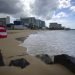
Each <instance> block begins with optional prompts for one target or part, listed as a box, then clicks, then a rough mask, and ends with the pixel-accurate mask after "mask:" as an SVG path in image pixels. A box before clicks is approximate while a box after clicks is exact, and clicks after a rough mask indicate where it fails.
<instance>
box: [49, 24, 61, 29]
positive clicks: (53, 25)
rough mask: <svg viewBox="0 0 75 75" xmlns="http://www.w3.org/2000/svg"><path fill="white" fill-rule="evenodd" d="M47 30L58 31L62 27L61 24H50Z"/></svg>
mask: <svg viewBox="0 0 75 75" xmlns="http://www.w3.org/2000/svg"><path fill="white" fill-rule="evenodd" d="M49 29H52V30H60V29H62V25H61V24H58V23H50V25H49Z"/></svg>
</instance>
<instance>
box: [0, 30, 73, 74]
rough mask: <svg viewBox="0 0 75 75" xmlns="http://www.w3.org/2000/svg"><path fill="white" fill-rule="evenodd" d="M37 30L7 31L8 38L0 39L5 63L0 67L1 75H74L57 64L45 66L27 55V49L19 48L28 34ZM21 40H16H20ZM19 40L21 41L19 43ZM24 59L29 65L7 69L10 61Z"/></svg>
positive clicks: (0, 47) (0, 48)
mask: <svg viewBox="0 0 75 75" xmlns="http://www.w3.org/2000/svg"><path fill="white" fill-rule="evenodd" d="M36 32H37V30H8V31H7V33H8V37H7V38H5V39H0V50H1V52H2V55H3V59H4V62H5V65H6V66H4V67H0V74H1V75H6V74H7V75H10V74H11V75H74V74H73V73H72V72H70V71H69V70H68V69H67V68H65V67H64V66H62V65H59V64H52V65H47V64H45V63H44V62H42V61H41V60H39V59H37V58H36V57H34V56H31V55H29V54H28V53H27V48H25V47H21V46H19V45H20V44H21V43H22V42H23V41H24V39H26V38H27V37H28V36H29V35H30V34H33V33H36ZM20 37H22V39H16V38H20ZM19 40H21V41H19ZM17 58H25V59H26V60H27V61H28V62H29V63H30V65H28V66H27V67H26V68H24V69H21V68H18V67H14V66H13V67H9V66H8V65H9V62H10V61H11V60H12V59H17Z"/></svg>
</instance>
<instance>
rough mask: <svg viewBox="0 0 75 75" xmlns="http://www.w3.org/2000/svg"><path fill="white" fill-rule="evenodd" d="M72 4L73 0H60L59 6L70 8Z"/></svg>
mask: <svg viewBox="0 0 75 75" xmlns="http://www.w3.org/2000/svg"><path fill="white" fill-rule="evenodd" d="M70 6H71V0H59V6H58V8H59V9H61V8H68V7H70Z"/></svg>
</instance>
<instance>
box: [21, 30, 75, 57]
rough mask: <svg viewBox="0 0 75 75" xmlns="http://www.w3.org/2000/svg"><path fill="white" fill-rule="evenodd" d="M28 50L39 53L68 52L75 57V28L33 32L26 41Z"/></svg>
mask: <svg viewBox="0 0 75 75" xmlns="http://www.w3.org/2000/svg"><path fill="white" fill-rule="evenodd" d="M21 46H23V47H27V52H28V53H29V54H31V55H37V54H49V55H57V54H68V55H71V56H74V57H75V30H69V31H66V30H55V31H39V32H38V33H36V34H31V35H30V36H29V37H28V38H27V39H26V40H25V41H24V43H22V44H21Z"/></svg>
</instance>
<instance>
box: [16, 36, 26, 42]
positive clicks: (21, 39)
mask: <svg viewBox="0 0 75 75" xmlns="http://www.w3.org/2000/svg"><path fill="white" fill-rule="evenodd" d="M25 39H27V37H20V38H16V40H18V41H21V42H24V40H25Z"/></svg>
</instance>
